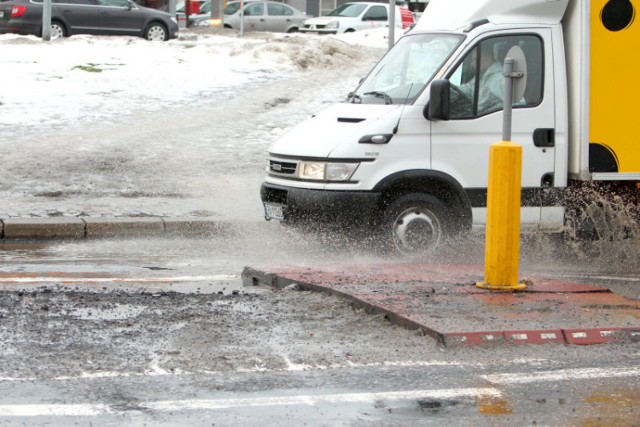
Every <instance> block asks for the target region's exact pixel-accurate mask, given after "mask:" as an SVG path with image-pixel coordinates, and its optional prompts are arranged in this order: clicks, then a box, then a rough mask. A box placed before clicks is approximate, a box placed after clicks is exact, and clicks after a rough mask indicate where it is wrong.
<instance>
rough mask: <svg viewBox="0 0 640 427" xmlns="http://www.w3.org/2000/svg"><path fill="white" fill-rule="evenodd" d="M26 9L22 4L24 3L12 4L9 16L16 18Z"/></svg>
mask: <svg viewBox="0 0 640 427" xmlns="http://www.w3.org/2000/svg"><path fill="white" fill-rule="evenodd" d="M26 11H27V6H24V5H19V6H13V7H12V8H11V17H12V18H18V17H20V16H22V15H24V13H25V12H26Z"/></svg>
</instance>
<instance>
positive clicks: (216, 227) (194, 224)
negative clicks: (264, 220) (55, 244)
mask: <svg viewBox="0 0 640 427" xmlns="http://www.w3.org/2000/svg"><path fill="white" fill-rule="evenodd" d="M238 227H239V225H236V224H232V223H230V222H228V221H224V220H220V219H218V218H212V217H194V218H190V217H181V218H163V217H115V218H96V217H87V218H71V217H55V218H3V219H0V238H1V239H3V240H21V239H37V240H51V239H62V240H73V239H101V238H123V237H127V238H128V237H158V236H171V237H181V236H184V237H207V236H214V235H221V234H224V233H228V232H233V231H235V230H236V229H237V228H238Z"/></svg>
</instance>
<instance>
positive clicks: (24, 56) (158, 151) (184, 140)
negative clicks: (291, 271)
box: [0, 31, 387, 221]
mask: <svg viewBox="0 0 640 427" xmlns="http://www.w3.org/2000/svg"><path fill="white" fill-rule="evenodd" d="M386 35H387V34H386V32H384V31H382V32H361V33H352V34H346V35H344V36H340V37H326V36H315V35H285V34H269V33H247V34H245V37H243V38H240V37H239V36H238V35H237V33H234V32H227V31H221V32H211V31H209V32H208V33H204V32H195V31H183V33H182V34H181V37H180V38H179V39H177V40H172V41H169V42H166V43H149V42H147V41H145V40H143V39H141V38H136V37H106V36H105V37H96V36H73V37H70V38H67V39H60V40H55V41H52V42H49V43H47V42H42V41H41V40H40V39H38V38H35V37H26V36H16V35H0V52H2V54H1V55H0V70H2V71H1V75H2V76H3V84H2V90H0V154H1V155H2V158H3V168H0V217H6V216H25V215H37V216H51V215H65V216H78V215H99V214H102V213H105V214H110V213H112V214H116V215H126V214H140V213H143V214H161V215H184V214H187V215H212V214H213V215H218V214H219V215H223V216H232V217H242V218H251V219H255V220H256V221H260V220H261V204H260V201H259V197H258V192H259V185H260V180H261V179H262V177H263V175H264V165H265V164H266V158H267V149H268V146H269V144H270V143H271V142H272V141H274V140H275V139H276V138H277V137H278V136H279V135H281V134H282V133H283V132H285V131H286V130H287V129H288V128H290V127H291V126H294V125H295V124H296V123H299V122H300V121H302V120H304V119H305V118H307V117H309V116H310V115H311V114H313V113H315V112H317V111H319V110H320V109H322V108H324V107H325V106H327V105H328V104H331V103H334V102H337V101H341V100H343V99H344V98H345V97H346V94H347V93H348V92H349V91H350V90H353V89H354V88H355V86H356V85H357V83H358V80H359V79H360V78H361V77H363V76H364V75H365V74H366V73H367V72H368V70H369V69H370V68H371V67H372V65H373V64H374V63H375V62H376V61H377V60H378V59H379V58H380V57H381V56H382V55H383V54H384V52H385V50H386V48H387V38H386Z"/></svg>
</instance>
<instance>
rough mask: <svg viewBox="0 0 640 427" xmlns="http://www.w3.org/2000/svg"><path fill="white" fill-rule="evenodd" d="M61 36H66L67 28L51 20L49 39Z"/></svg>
mask: <svg viewBox="0 0 640 427" xmlns="http://www.w3.org/2000/svg"><path fill="white" fill-rule="evenodd" d="M62 37H67V30H66V28H65V27H64V25H63V24H61V23H60V22H58V21H51V39H59V38H62Z"/></svg>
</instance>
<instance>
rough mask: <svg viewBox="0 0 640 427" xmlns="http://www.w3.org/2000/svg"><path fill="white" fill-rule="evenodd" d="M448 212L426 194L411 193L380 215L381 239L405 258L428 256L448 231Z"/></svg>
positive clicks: (437, 201) (436, 199)
mask: <svg viewBox="0 0 640 427" xmlns="http://www.w3.org/2000/svg"><path fill="white" fill-rule="evenodd" d="M448 216H449V215H448V210H447V208H446V207H445V205H444V204H443V203H442V202H441V201H440V200H439V199H438V198H436V197H434V196H432V195H430V194H420V193H412V194H407V195H405V196H402V197H400V198H399V199H397V200H395V201H394V202H392V203H391V204H390V205H389V206H388V207H387V208H386V209H385V211H384V212H383V214H382V237H383V239H384V240H385V241H386V242H388V243H390V244H391V245H392V248H393V249H394V250H395V251H397V252H399V253H401V254H403V255H407V256H420V255H425V254H428V253H432V252H433V251H434V250H435V249H436V248H437V247H438V246H440V245H441V244H442V242H443V241H444V239H445V237H446V235H447V234H448V233H449V231H450V227H449V222H450V221H449V218H448Z"/></svg>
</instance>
